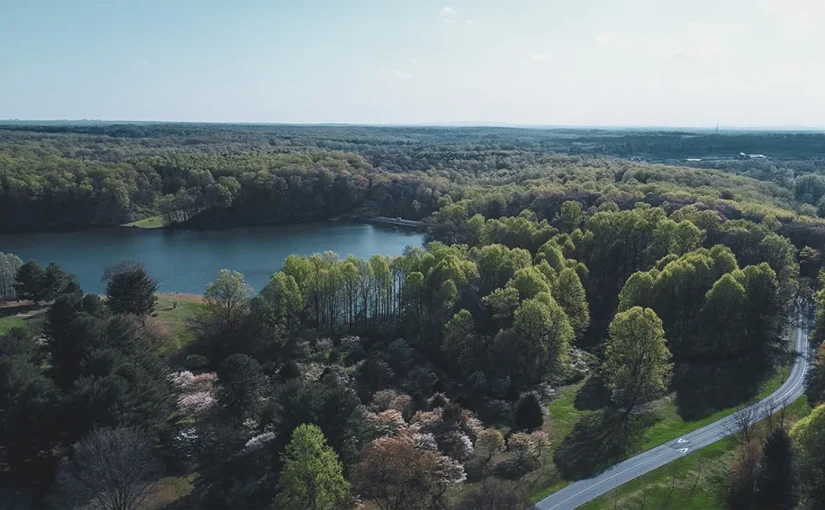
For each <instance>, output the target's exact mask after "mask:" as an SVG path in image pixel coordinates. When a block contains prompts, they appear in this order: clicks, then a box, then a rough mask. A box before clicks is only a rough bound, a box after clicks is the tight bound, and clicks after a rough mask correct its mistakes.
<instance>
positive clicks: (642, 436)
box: [530, 366, 790, 501]
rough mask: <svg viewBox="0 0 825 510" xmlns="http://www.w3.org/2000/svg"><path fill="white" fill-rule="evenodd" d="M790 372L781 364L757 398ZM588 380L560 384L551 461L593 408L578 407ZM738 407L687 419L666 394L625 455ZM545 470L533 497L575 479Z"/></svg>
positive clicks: (552, 413) (553, 409) (551, 406)
mask: <svg viewBox="0 0 825 510" xmlns="http://www.w3.org/2000/svg"><path fill="white" fill-rule="evenodd" d="M789 373H790V366H782V367H781V368H779V369H778V370H777V371H776V373H775V374H774V375H773V376H772V377H771V378H770V379H768V380H766V381H765V382H764V383H763V384H762V388H761V389H760V392H759V394H758V395H757V397H756V399H757V400H758V399H761V398H764V397H766V396H768V395H770V394H771V393H773V392H774V391H776V390H777V389H778V388H779V387H780V386H781V385H782V383H783V382H784V381H785V379H787V377H788V374H789ZM587 382H588V381H587V380H585V381H582V382H581V383H578V384H574V385H570V386H566V387H564V388H561V389H560V390H559V394H558V396H557V398H556V399H555V400H553V402H551V403H550V404H549V406H548V407H549V410H550V420H548V421H550V427H549V430H547V432H548V433H549V434H550V437H551V438H552V441H553V443H552V446H551V448H550V450H551V452H550V455H549V457H550V459H551V460H549V461H548V462H550V463H552V454H553V453H554V452H555V450H556V449H557V448H558V447H559V445H560V444H561V443H562V442H563V441H564V439H565V438H566V437H567V436H568V435H569V434H571V433H572V432H573V430H574V429H575V427H576V424H577V423H578V422H579V421H580V420H581V419H582V418H584V417H586V416H588V415H589V414H591V413H593V412H594V411H591V410H583V409H577V408H576V400H577V397H581V395H580V392H581V393H584V392H583V391H582V389H583V388H585V386H586V385H587ZM585 389H586V388H585ZM735 410H736V408H733V407H731V408H727V409H722V410H719V411H717V412H715V413H713V414H712V415H710V416H707V417H705V418H703V419H701V420H695V421H685V420H684V419H683V418H682V417H681V416H679V414H678V409H677V407H676V404H675V402H674V396H673V395H670V396H668V397H665V398H663V399H661V400H659V401H657V402H654V403H653V404H652V405H651V406H650V411H649V419H648V420H647V423H649V426H647V427H646V428H645V429H644V430H643V431H639V439H638V441H636V442H635V443H634V444H633V445H632V446H631V448H630V449H629V450H628V451H627V453H626V454H625V455H624V457H623V458H629V457H632V456H633V455H636V454H638V453H641V452H643V451H646V450H649V449H651V448H653V447H656V446H658V445H660V444H663V443H666V442H668V441H672V440H674V439H677V438H679V437H680V436H683V435H685V434H687V433H688V432H691V431H694V430H696V429H699V428H701V427H704V426H705V425H708V424H709V423H713V422H714V421H716V420H719V419H721V418H724V417H725V416H728V415H730V414H732V413H733V412H734V411H735ZM544 471H546V473H545V474H543V475H538V474H537V475H536V477H535V480H534V482H533V483H531V484H530V486H531V487H535V489H534V490H531V494H532V498H531V499H532V500H533V501H539V500H540V499H542V498H545V497H547V496H549V495H550V494H553V493H554V492H556V491H559V490H561V489H563V488H564V487H566V486H567V485H570V484H571V483H572V481H569V480H563V479H560V478H559V477H558V475H557V472H556V470H555V469H553V468H552V467H551V466H549V467H547V468H546V469H545V470H544ZM542 478H543V479H544V482H545V483H544V484H543V485H542V484H540V483H537V482H539V480H541V479H542Z"/></svg>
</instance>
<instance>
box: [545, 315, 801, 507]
mask: <svg viewBox="0 0 825 510" xmlns="http://www.w3.org/2000/svg"><path fill="white" fill-rule="evenodd" d="M796 332H797V342H796V343H797V345H794V347H797V348H799V351H798V352H799V353H800V354H802V364H800V365H799V367H801V370H802V374H803V377H802V378H800V380H799V381H796V382H795V383H794V384H793V385H792V386H791V388H790V389H789V390H786V391H785V392H784V394H783V395H782V396H781V397H777V398H773V397H774V395H775V394H776V393H779V392H780V391H782V387H779V388H778V389H777V390H776V391H775V392H774V393H773V394H772V395H769V396H768V397H767V398H765V399H763V400H760V401H759V402H757V403H755V404H753V405H752V406H753V407H756V409H757V410H758V409H759V406H761V405H763V404H764V403H765V402H766V401H767V400H769V399H772V398H773V400H774V401H779V402H781V401H782V399H784V398H786V397H788V396H789V395H791V394H792V393H793V392H794V391H795V390H796V388H798V387H799V385H800V384H803V383H804V382H805V378H804V374H805V372H806V371H807V368H808V359H807V353H808V351H809V348H810V346H809V344H808V336H807V335H805V334H803V333H802V329H801V328H797V330H796ZM794 372H798V370H797V363H796V362H794V366H793V368H792V369H791V373H790V374H789V376H788V380H791V379H792V378H793V376H794ZM786 383H787V381H786ZM783 386H784V384H783ZM788 404H790V402H788ZM726 418H727V417H726ZM726 418H722V419H720V420H717V421H715V422H713V423H710V424H708V425H706V426H705V427H712V426H713V425H721V424H722V423H724V421H725V420H726ZM703 428H704V427H703ZM700 430H702V429H698V430H696V431H695V432H698V431H700ZM718 432H719V430H718V429H717V430H710V431H708V432H706V433H705V434H701V435H700V436H699V437H698V438H694V439H693V440H692V441H699V440H700V439H703V438H705V437H708V436H711V435H713V434H717V433H718ZM727 435H728V434H727V433H725V434H724V435H723V436H722V437H726V436H727ZM720 439H721V438H720ZM716 441H718V439H715V440H714V441H712V442H716ZM687 442H690V440H687V439H684V438H679V440H678V441H677V443H687ZM661 446H664V445H660V446H658V447H655V448H653V449H651V450H648V451H647V452H644V453H648V452H651V451H653V450H655V449H656V448H659V447H661ZM699 448H701V446H699ZM678 451H679V452H681V453H682V455H687V453H688V451H689V449H688V448H679V449H678ZM644 453H640V454H639V455H644ZM668 453H669V452H667V451H665V452H663V453H661V454H659V455H656V456H654V457H651V458H649V459H646V460H644V461H642V462H639V463H638V464H636V465H634V466H631V467H629V468H627V469H624V470H622V471H619V472H618V473H616V474H613V475H611V476H609V477H607V478H605V479H604V480H600V481H598V482H596V483H594V484H593V485H589V486H587V487H585V488H583V489H582V490H580V491H578V492H576V493H575V494H573V495H571V496H570V497H568V498H567V499H565V500H563V501H560V502H558V503H556V504H555V505H553V506H551V507H550V508H549V509H548V510H553V509H554V508H558V507H559V506H560V505H563V504H564V503H567V502H568V501H570V500H571V499H573V498H575V497H576V496H579V495H580V494H583V493H585V492H587V491H589V490H591V489H593V488H594V487H597V486H599V485H601V484H603V483H605V482H607V481H608V480H612V479H613V478H616V477H617V476H619V475H622V474H624V473H626V472H628V471H631V470H633V469H638V468H640V467H642V466H645V465H646V464H648V463H650V462H652V461H654V460H656V459H659V458H661V457H663V456H664V455H667V454H668ZM633 458H634V457H631V458H630V459H627V460H625V461H623V462H627V461H630V460H632V459H633ZM620 464H621V463H620ZM617 465H618V464H617ZM650 471H651V470H647V471H645V472H643V473H641V474H640V475H639V476H641V475H644V474H647V473H649V472H650ZM634 478H636V477H634ZM582 481H583V480H582ZM574 485H575V484H574ZM619 485H621V484H619ZM569 488H571V489H572V488H573V486H570V487H569ZM563 490H564V489H562V491H563ZM557 494H558V493H557ZM601 494H604V493H601ZM601 494H597V495H595V496H593V497H592V498H590V499H589V500H588V501H590V500H593V499H595V498H597V497H599V496H601ZM551 497H552V495H551V496H547V498H545V499H548V498H551ZM539 503H541V501H539Z"/></svg>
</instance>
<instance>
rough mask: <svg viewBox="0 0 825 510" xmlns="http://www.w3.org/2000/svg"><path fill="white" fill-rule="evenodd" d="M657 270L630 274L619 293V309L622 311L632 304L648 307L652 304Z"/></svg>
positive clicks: (632, 305) (631, 306)
mask: <svg viewBox="0 0 825 510" xmlns="http://www.w3.org/2000/svg"><path fill="white" fill-rule="evenodd" d="M658 274H659V273H658V271H655V270H652V271H646V272H638V273H633V274H632V275H630V278H628V279H627V282H625V284H624V288H622V292H621V293H619V311H620V312H624V311H625V310H629V309H630V308H633V307H634V306H641V307H642V308H648V307H650V306H653V299H654V295H655V294H654V292H655V288H656V277H657V276H658Z"/></svg>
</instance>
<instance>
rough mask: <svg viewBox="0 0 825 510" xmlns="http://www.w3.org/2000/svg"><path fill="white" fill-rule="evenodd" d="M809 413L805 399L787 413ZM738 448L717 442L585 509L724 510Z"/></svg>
mask: <svg viewBox="0 0 825 510" xmlns="http://www.w3.org/2000/svg"><path fill="white" fill-rule="evenodd" d="M809 412H810V408H809V407H808V400H807V398H806V397H804V396H802V397H800V398H798V399H797V400H795V401H794V403H793V404H791V405H790V406H789V407H788V409H787V413H788V416H790V418H791V419H792V420H794V419H799V418H801V417H803V416H805V415H807V414H808V413H809ZM736 446H737V443H736V441H734V440H733V439H731V438H727V439H723V440H722V441H717V442H716V443H713V444H712V445H709V446H706V447H705V448H702V449H700V450H697V451H695V452H693V453H691V454H689V455H686V456H684V457H682V458H681V459H678V460H675V461H673V462H671V463H669V464H667V465H665V466H662V467H660V468H658V469H655V470H653V471H651V472H650V473H647V474H646V475H643V476H640V477H639V478H636V479H635V480H633V481H630V482H628V483H626V484H624V485H622V486H621V487H618V488H617V489H616V490H614V491H610V492H609V493H607V494H604V495H603V496H601V497H599V498H597V499H594V500H593V501H591V502H589V503H587V504H585V505H583V506H582V507H581V508H583V509H586V510H610V509H612V508H642V507H643V506H644V507H645V508H657V509H658V508H673V509H677V508H678V509H705V508H724V506H725V502H724V501H722V496H723V493H722V491H721V490H720V488H722V487H723V485H724V482H725V480H726V474H727V472H728V470H729V469H730V466H731V463H732V462H733V460H734V459H735V457H736V451H735V450H736Z"/></svg>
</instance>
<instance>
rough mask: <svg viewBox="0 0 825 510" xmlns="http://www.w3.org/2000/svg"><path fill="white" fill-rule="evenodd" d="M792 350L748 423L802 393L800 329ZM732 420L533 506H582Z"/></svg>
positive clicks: (718, 434)
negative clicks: (788, 364) (779, 379)
mask: <svg viewBox="0 0 825 510" xmlns="http://www.w3.org/2000/svg"><path fill="white" fill-rule="evenodd" d="M800 322H801V321H800ZM795 349H796V352H797V353H800V354H801V355H800V356H797V358H796V361H794V365H793V368H792V369H791V375H790V376H789V377H788V379H787V380H786V381H785V382H784V383H783V384H782V386H780V387H779V389H778V390H776V391H775V392H773V393H772V394H771V395H769V396H768V397H766V398H765V399H763V400H760V401H759V402H757V403H755V404H753V405H752V406H750V407H749V408H747V409H746V411H745V412H749V411H753V412H749V413H748V414H749V415H750V416H752V417H753V419H752V421H758V420H761V419H762V417H763V416H762V414H763V411H764V410H765V409H770V408H771V406H773V408H774V409H776V410H778V409H780V408H781V407H783V406H785V405H788V404H790V403H791V402H793V401H794V400H796V399H797V397H800V396H801V395H802V393H803V392H804V391H805V372H807V370H808V334H807V333H806V332H805V331H804V330H803V329H802V328H798V329H796V330H795ZM735 419H736V418H735V417H734V416H733V415H731V416H727V417H725V418H722V419H721V420H718V421H715V422H713V423H711V424H710V425H706V426H704V427H702V428H700V429H697V430H694V431H693V432H691V433H689V434H685V435H684V436H683V437H680V438H678V439H676V440H674V441H671V442H669V443H665V444H663V445H660V446H657V447H656V448H653V449H651V450H648V451H646V452H644V453H640V454H639V455H636V456H635V457H631V458H629V459H627V460H625V461H623V462H620V463H618V464H615V465H613V466H611V467H609V468H607V469H606V470H604V471H602V472H601V473H599V474H598V475H596V476H594V477H592V478H587V479H585V480H579V481H578V482H576V483H574V484H572V485H569V486H567V487H565V488H564V489H562V490H560V491H558V492H556V493H555V494H551V495H550V496H548V497H546V498H544V499H543V500H541V501H539V502H538V503H537V504H536V506H537V507H538V508H540V509H541V510H568V509H571V508H576V507H578V506H580V505H583V504H585V503H587V502H588V501H590V500H592V499H595V498H597V497H599V496H601V495H602V494H604V493H606V492H608V491H611V490H613V489H615V488H616V487H618V486H620V485H622V484H624V483H627V482H629V481H630V480H633V479H634V478H637V477H639V476H642V475H643V474H645V473H648V472H650V471H653V470H654V469H656V468H658V467H661V466H664V465H665V464H667V463H668V462H672V461H674V460H676V459H678V458H679V457H682V456H683V455H687V454H688V453H690V452H692V451H694V450H698V449H699V448H703V447H705V446H707V445H709V444H712V443H715V442H716V441H719V440H720V439H723V438H725V437H726V436H728V435H730V431H731V430H733V429H734V420H735Z"/></svg>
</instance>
